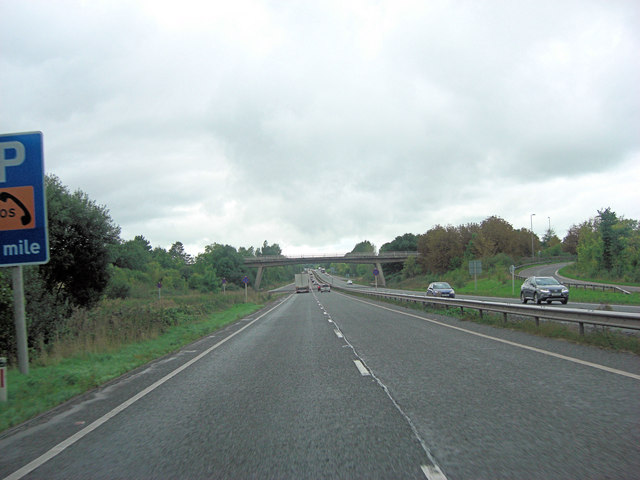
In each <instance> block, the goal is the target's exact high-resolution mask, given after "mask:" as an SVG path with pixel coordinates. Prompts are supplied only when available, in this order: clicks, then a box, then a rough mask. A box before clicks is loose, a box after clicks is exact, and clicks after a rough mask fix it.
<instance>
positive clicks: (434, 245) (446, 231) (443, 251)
mask: <svg viewBox="0 0 640 480" xmlns="http://www.w3.org/2000/svg"><path fill="white" fill-rule="evenodd" d="M418 252H419V253H420V263H421V264H422V266H423V268H424V270H425V271H426V272H433V273H444V272H446V271H448V270H450V269H454V268H457V267H459V266H460V265H461V263H462V257H463V254H464V250H463V248H462V245H461V243H460V236H459V235H458V231H457V229H456V228H455V227H452V226H451V225H449V226H447V227H446V228H445V227H443V226H441V225H436V226H435V227H434V228H432V229H431V230H429V231H428V232H427V233H425V234H424V235H421V236H420V237H419V238H418Z"/></svg>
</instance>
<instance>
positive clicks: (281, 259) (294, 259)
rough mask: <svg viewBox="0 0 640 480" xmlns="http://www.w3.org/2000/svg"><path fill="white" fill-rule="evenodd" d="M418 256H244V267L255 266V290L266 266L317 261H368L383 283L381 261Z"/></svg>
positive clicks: (401, 253)
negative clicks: (256, 269) (377, 271)
mask: <svg viewBox="0 0 640 480" xmlns="http://www.w3.org/2000/svg"><path fill="white" fill-rule="evenodd" d="M416 256H418V252H384V253H381V254H379V255H375V254H372V253H364V252H357V253H347V254H330V255H301V256H285V255H263V256H256V257H245V259H244V265H245V266H246V267H257V268H258V275H257V276H256V285H255V288H256V290H257V289H259V288H260V280H261V279H262V271H263V269H264V268H267V267H281V266H284V265H300V264H318V263H370V264H373V265H375V266H376V268H377V269H378V270H379V272H380V273H379V275H380V279H381V280H382V282H383V285H384V274H383V273H382V264H383V263H398V262H404V261H405V260H406V259H407V258H409V257H416Z"/></svg>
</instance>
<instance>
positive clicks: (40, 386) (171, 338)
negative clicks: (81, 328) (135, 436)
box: [0, 300, 261, 431]
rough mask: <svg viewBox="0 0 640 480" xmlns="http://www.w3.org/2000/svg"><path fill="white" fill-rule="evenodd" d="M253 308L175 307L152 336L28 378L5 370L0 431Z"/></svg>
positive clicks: (55, 364) (48, 365)
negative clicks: (168, 321) (202, 310)
mask: <svg viewBox="0 0 640 480" xmlns="http://www.w3.org/2000/svg"><path fill="white" fill-rule="evenodd" d="M179 302H180V300H178V303H179ZM259 308H261V305H258V304H254V303H240V304H236V305H233V306H230V307H227V308H226V309H225V310H224V311H220V312H216V313H206V314H204V315H203V314H199V313H195V314H194V313H191V314H188V313H183V312H180V311H179V310H180V309H182V310H184V305H183V306H182V307H180V306H179V307H178V311H177V313H176V315H175V320H174V321H173V323H175V324H174V325H172V326H169V327H168V328H166V330H165V331H164V332H163V333H160V334H159V335H158V336H157V337H156V338H150V339H147V340H144V341H141V342H136V343H131V344H128V345H122V346H120V347H113V346H112V345H109V346H106V347H105V348H104V349H103V351H96V352H90V353H77V354H75V355H73V356H70V357H67V358H58V357H56V358H53V357H49V358H48V359H46V361H42V360H40V361H37V362H35V364H34V365H32V366H30V369H29V375H22V374H21V373H20V372H19V371H18V370H17V369H16V368H11V369H8V371H7V386H8V401H7V402H4V403H0V431H3V430H5V429H7V428H9V427H11V426H14V425H17V424H19V423H22V422H23V421H25V420H28V419H29V418H32V417H34V416H36V415H38V414H40V413H42V412H45V411H47V410H49V409H51V408H53V407H55V406H57V405H59V404H61V403H63V402H65V401H67V400H69V399H71V398H73V397H74V396H76V395H79V394H82V393H84V392H87V391H88V390H91V389H93V388H95V387H97V386H99V385H102V384H104V383H105V382H107V381H109V380H112V379H114V378H116V377H118V376H120V375H122V374H124V373H126V372H128V371H130V370H133V369H134V368H137V367H139V366H141V365H144V364H146V363H148V362H150V361H151V360H153V359H155V358H158V357H161V356H163V355H166V354H168V353H171V352H174V351H176V350H178V349H180V348H181V347H183V346H184V345H187V344H189V343H191V342H193V341H195V340H197V339H199V338H201V337H203V336H205V335H207V334H209V333H210V332H212V331H214V330H217V329H219V328H220V327H222V326H224V325H227V324H229V323H232V322H234V321H236V320H238V319H239V318H242V317H244V316H246V315H249V314H251V313H252V312H254V311H256V310H258V309H259ZM192 310H193V308H192ZM205 310H206V308H205Z"/></svg>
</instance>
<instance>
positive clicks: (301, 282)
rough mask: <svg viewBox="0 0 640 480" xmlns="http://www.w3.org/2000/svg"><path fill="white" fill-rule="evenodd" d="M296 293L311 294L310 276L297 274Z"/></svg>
mask: <svg viewBox="0 0 640 480" xmlns="http://www.w3.org/2000/svg"><path fill="white" fill-rule="evenodd" d="M295 284H296V293H309V274H308V273H296V278H295Z"/></svg>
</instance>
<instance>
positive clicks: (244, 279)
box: [242, 275, 249, 303]
mask: <svg viewBox="0 0 640 480" xmlns="http://www.w3.org/2000/svg"><path fill="white" fill-rule="evenodd" d="M242 283H244V303H247V284H248V283H249V277H247V276H246V275H245V276H244V277H242Z"/></svg>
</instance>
